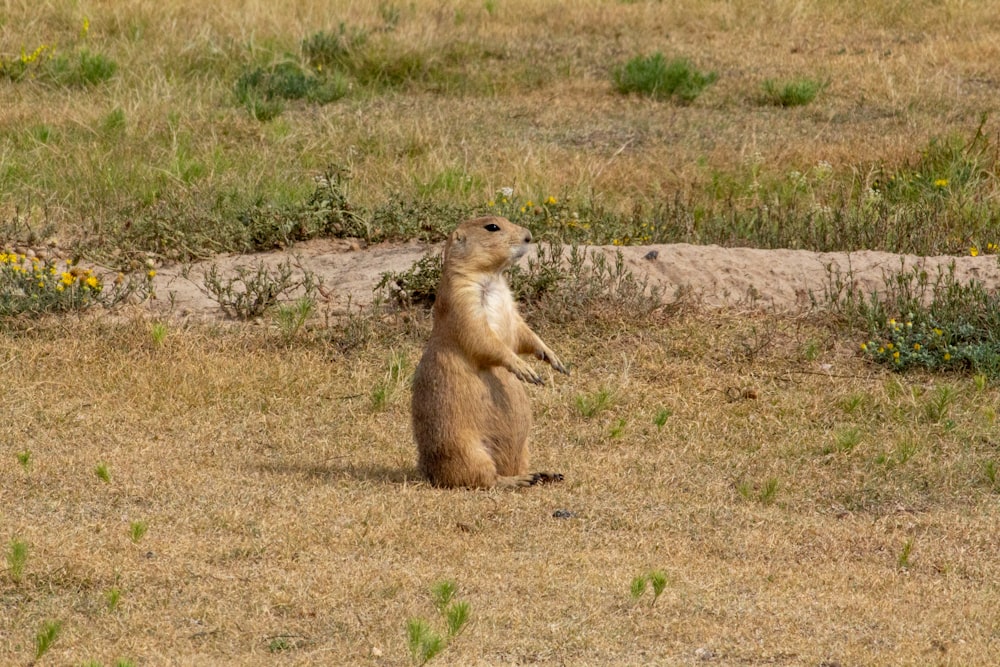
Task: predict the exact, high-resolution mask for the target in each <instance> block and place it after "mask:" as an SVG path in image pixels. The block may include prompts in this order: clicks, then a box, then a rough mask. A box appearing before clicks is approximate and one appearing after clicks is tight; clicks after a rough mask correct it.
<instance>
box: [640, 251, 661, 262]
mask: <svg viewBox="0 0 1000 667" xmlns="http://www.w3.org/2000/svg"><path fill="white" fill-rule="evenodd" d="M659 256H660V251H659V250H650V251H649V252H647V253H646V255H645V256H644V257H643V259H648V260H650V261H652V260H654V259H656V258H658V257H659Z"/></svg>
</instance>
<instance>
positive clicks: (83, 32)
mask: <svg viewBox="0 0 1000 667" xmlns="http://www.w3.org/2000/svg"><path fill="white" fill-rule="evenodd" d="M88 32H90V19H88V18H87V17H86V16H84V17H83V27H82V28H80V37H86V36H87V33H88Z"/></svg>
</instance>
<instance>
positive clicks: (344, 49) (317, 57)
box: [302, 23, 368, 70]
mask: <svg viewBox="0 0 1000 667" xmlns="http://www.w3.org/2000/svg"><path fill="white" fill-rule="evenodd" d="M367 42H368V33H367V32H365V31H363V30H359V29H357V28H348V27H347V25H346V24H344V23H341V24H340V26H339V27H338V29H337V30H336V31H330V32H325V31H322V30H321V31H320V32H317V33H315V34H313V35H311V36H309V37H307V38H306V39H304V40H302V55H303V56H305V59H306V61H307V62H308V63H309V64H310V65H311V66H312V67H313V68H315V69H317V70H323V69H330V68H340V69H343V70H350V69H351V68H352V67H353V65H354V62H355V61H356V60H357V58H358V55H359V54H360V53H361V51H362V49H363V48H364V46H365V44H366V43H367Z"/></svg>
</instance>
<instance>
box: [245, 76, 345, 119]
mask: <svg viewBox="0 0 1000 667" xmlns="http://www.w3.org/2000/svg"><path fill="white" fill-rule="evenodd" d="M349 89H350V83H349V82H348V80H347V79H346V78H345V77H344V76H343V75H342V74H341V73H339V72H336V71H330V72H328V73H325V74H324V73H315V74H313V73H310V72H307V71H306V70H304V69H303V68H302V66H301V65H299V64H298V63H296V62H292V61H284V62H279V63H276V64H274V65H270V66H267V67H257V68H254V69H251V70H248V71H246V72H244V73H243V74H242V75H241V76H240V78H239V79H237V81H236V86H235V94H236V99H237V101H238V102H239V103H240V104H242V105H243V106H244V107H245V108H246V109H247V112H248V113H249V114H250V115H251V116H252V117H254V118H256V119H257V120H260V121H267V120H271V119H272V118H274V117H276V116H278V115H280V114H281V112H282V111H284V101H285V100H305V101H307V102H310V103H313V104H319V105H323V104H329V103H330V102H335V101H337V100H339V99H340V98H342V97H344V96H345V95H347V93H348V91H349Z"/></svg>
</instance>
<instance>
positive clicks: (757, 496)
mask: <svg viewBox="0 0 1000 667" xmlns="http://www.w3.org/2000/svg"><path fill="white" fill-rule="evenodd" d="M780 488H781V484H780V482H778V478H777V477H769V478H767V479H766V480H764V482H763V483H762V484H759V485H758V484H754V483H752V482H749V481H743V482H740V483H739V484H737V485H736V491H737V493H739V494H740V496H742V497H743V499H744V500H752V501H756V502H758V503H760V504H761V505H773V504H774V501H775V500H777V497H778V489H780Z"/></svg>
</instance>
